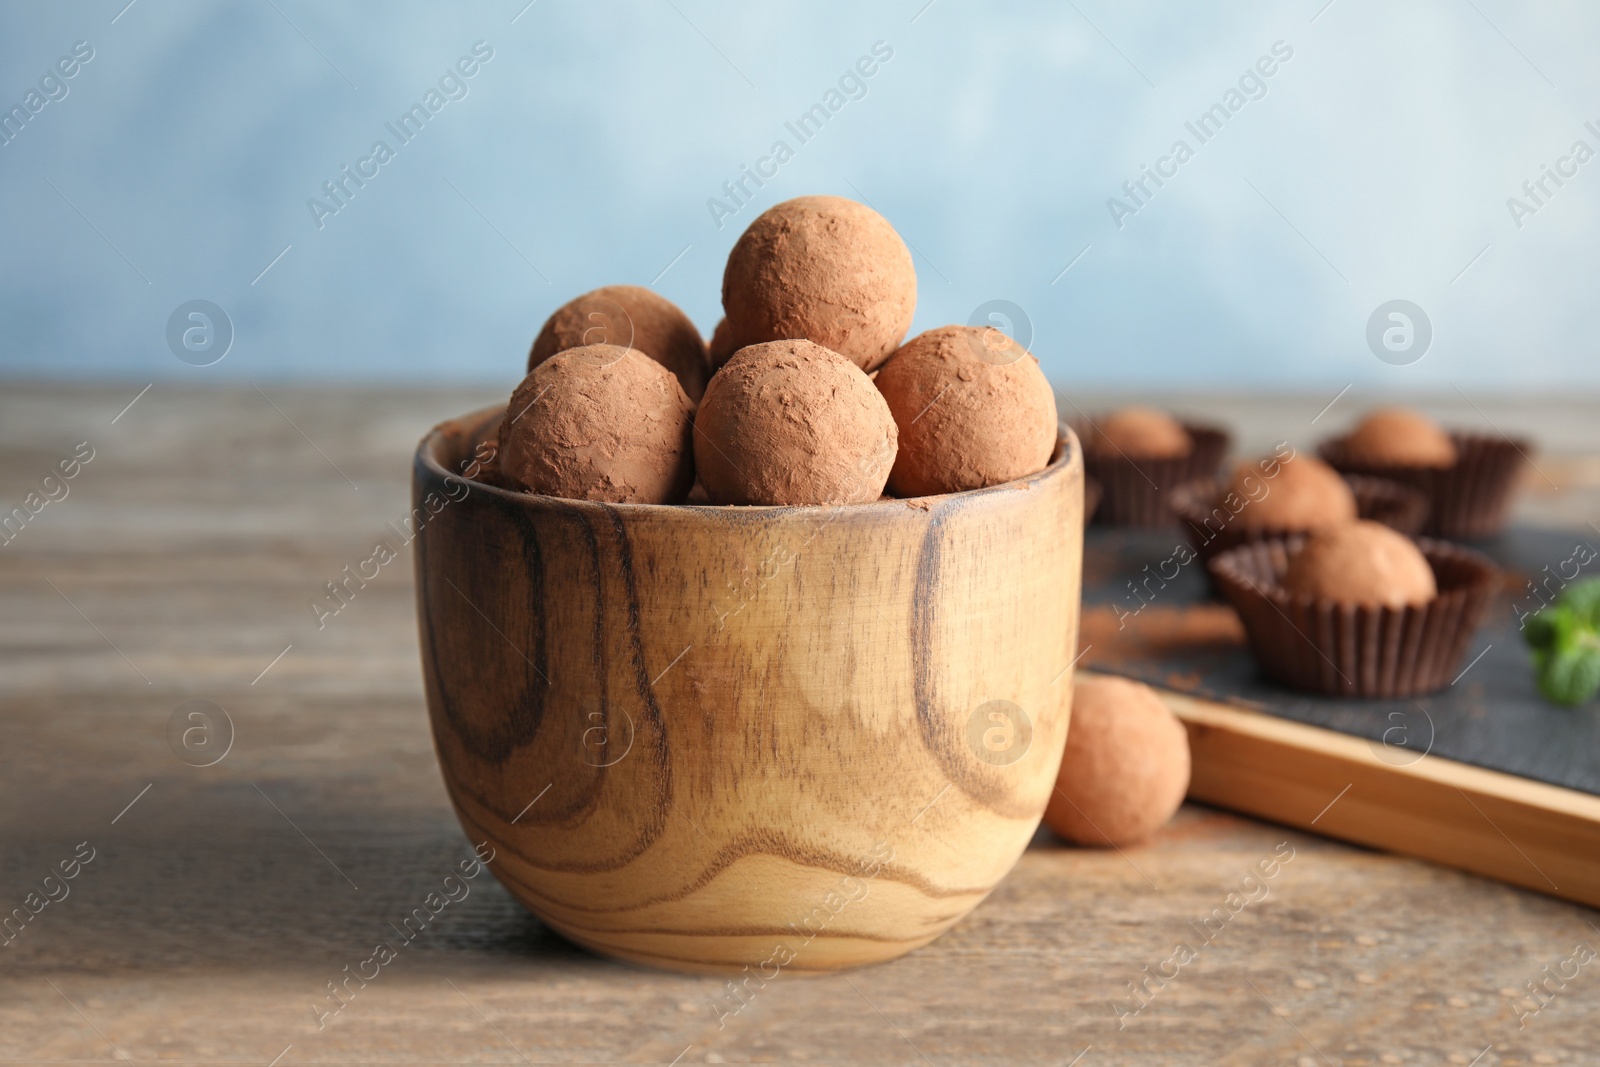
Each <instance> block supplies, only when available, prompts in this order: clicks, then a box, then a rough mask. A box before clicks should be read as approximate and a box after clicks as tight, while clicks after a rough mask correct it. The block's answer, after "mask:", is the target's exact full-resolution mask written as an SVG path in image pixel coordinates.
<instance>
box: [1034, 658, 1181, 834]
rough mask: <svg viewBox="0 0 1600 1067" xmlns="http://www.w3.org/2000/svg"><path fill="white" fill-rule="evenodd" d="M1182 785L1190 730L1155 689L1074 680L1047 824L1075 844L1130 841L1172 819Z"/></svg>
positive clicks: (1110, 680) (1107, 681) (1102, 680)
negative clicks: (1059, 767)
mask: <svg viewBox="0 0 1600 1067" xmlns="http://www.w3.org/2000/svg"><path fill="white" fill-rule="evenodd" d="M1188 790H1189V735H1188V732H1187V731H1185V730H1184V728H1183V724H1182V723H1180V722H1179V721H1178V718H1177V716H1175V715H1173V714H1172V712H1171V711H1169V710H1167V706H1166V705H1165V704H1164V703H1162V701H1161V698H1160V697H1159V696H1157V695H1156V693H1155V690H1153V689H1151V688H1150V687H1149V686H1147V685H1141V684H1140V683H1138V682H1131V681H1128V680H1127V679H1125V678H1111V677H1095V678H1080V679H1078V683H1077V685H1076V686H1075V687H1074V688H1073V693H1072V717H1071V720H1070V724H1069V725H1068V727H1067V748H1066V752H1065V753H1064V754H1063V755H1062V757H1061V771H1060V773H1059V774H1058V775H1057V776H1056V788H1055V790H1054V792H1052V793H1051V796H1050V804H1049V806H1048V807H1046V808H1045V812H1044V821H1045V823H1046V825H1048V826H1049V827H1050V829H1052V830H1054V831H1055V832H1056V833H1058V834H1060V835H1061V836H1062V837H1064V838H1066V839H1067V840H1068V841H1072V842H1075V843H1077V844H1080V845H1130V844H1134V843H1135V842H1138V841H1142V840H1144V839H1145V838H1146V837H1149V836H1150V834H1152V833H1153V832H1154V831H1155V830H1156V829H1157V828H1158V827H1160V826H1161V825H1162V824H1163V823H1165V822H1166V821H1167V820H1168V819H1170V818H1172V813H1173V812H1175V811H1177V810H1178V805H1179V804H1181V803H1183V795H1184V794H1185V793H1186V792H1188Z"/></svg>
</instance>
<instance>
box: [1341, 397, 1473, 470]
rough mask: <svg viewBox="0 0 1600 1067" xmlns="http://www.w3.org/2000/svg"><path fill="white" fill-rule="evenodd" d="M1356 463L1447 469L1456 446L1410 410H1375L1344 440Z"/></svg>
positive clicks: (1427, 419)
mask: <svg viewBox="0 0 1600 1067" xmlns="http://www.w3.org/2000/svg"><path fill="white" fill-rule="evenodd" d="M1344 450H1345V454H1346V455H1347V456H1349V458H1350V459H1351V460H1352V461H1354V462H1356V463H1364V464H1367V465H1369V466H1379V467H1388V466H1394V467H1450V466H1454V465H1455V462H1456V445H1455V442H1454V441H1452V440H1450V435H1449V434H1447V433H1445V432H1444V431H1443V430H1441V429H1440V428H1439V425H1438V424H1437V423H1435V422H1434V421H1433V420H1432V419H1430V418H1428V416H1426V415H1424V414H1422V413H1421V412H1420V411H1412V410H1411V409H1410V408H1379V409H1378V410H1376V411H1374V412H1371V413H1370V414H1368V415H1367V417H1366V418H1364V419H1362V420H1361V422H1360V424H1359V425H1357V426H1356V428H1355V429H1354V430H1352V431H1351V432H1350V436H1348V437H1346V438H1345V439H1344Z"/></svg>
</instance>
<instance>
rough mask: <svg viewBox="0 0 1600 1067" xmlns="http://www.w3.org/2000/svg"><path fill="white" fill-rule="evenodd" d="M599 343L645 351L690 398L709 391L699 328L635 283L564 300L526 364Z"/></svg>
mask: <svg viewBox="0 0 1600 1067" xmlns="http://www.w3.org/2000/svg"><path fill="white" fill-rule="evenodd" d="M597 344H608V345H620V346H621V347H623V348H632V349H636V350H637V351H640V352H643V353H644V354H645V355H647V356H649V357H650V358H651V359H653V360H655V361H656V362H657V363H659V364H661V365H662V366H663V367H665V368H667V369H668V370H669V371H671V372H672V373H673V374H676V375H677V376H678V384H679V385H681V386H683V391H684V392H685V393H687V394H689V399H690V400H699V399H700V396H701V394H703V393H704V392H705V391H706V379H707V378H709V377H711V365H710V361H709V360H708V359H707V357H706V345H705V342H704V341H702V340H701V339H700V331H699V330H697V329H695V328H694V323H692V322H690V321H689V316H687V315H685V314H684V313H683V312H682V311H680V310H678V305H676V304H674V303H673V302H672V301H670V300H668V299H666V298H665V297H662V296H658V295H657V294H655V293H653V292H651V291H650V290H649V289H644V288H641V287H639V286H637V285H607V286H605V287H603V288H600V289H596V290H594V291H593V292H590V293H584V294H583V295H582V296H580V297H575V298H574V299H572V300H569V301H567V302H566V303H565V304H562V305H561V306H560V307H559V308H557V309H556V312H555V314H554V315H551V316H550V317H549V318H548V319H546V320H545V323H544V329H542V330H540V331H539V336H538V337H535V338H534V339H533V349H532V350H531V351H530V352H529V353H528V369H529V370H530V371H531V370H533V368H535V367H537V366H538V365H539V364H541V363H543V362H544V361H545V360H547V359H549V358H550V357H551V356H553V355H555V354H556V353H557V352H564V351H566V350H567V349H569V348H579V347H581V346H583V345H597Z"/></svg>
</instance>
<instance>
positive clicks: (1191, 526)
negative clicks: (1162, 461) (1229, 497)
mask: <svg viewBox="0 0 1600 1067" xmlns="http://www.w3.org/2000/svg"><path fill="white" fill-rule="evenodd" d="M1344 480H1345V481H1346V482H1348V483H1349V485H1350V492H1351V493H1352V494H1353V495H1354V496H1355V498H1356V514H1357V515H1359V516H1360V517H1361V518H1363V519H1371V520H1372V521H1373V522H1381V523H1383V524H1384V525H1385V526H1387V527H1389V528H1390V529H1391V530H1396V531H1398V532H1400V533H1403V534H1405V535H1406V536H1407V537H1415V536H1417V534H1419V533H1421V532H1422V527H1423V523H1424V522H1426V520H1427V518H1428V498H1427V497H1425V496H1423V495H1422V493H1421V492H1420V491H1418V490H1416V489H1411V488H1408V487H1407V486H1404V485H1401V484H1400V483H1398V482H1391V481H1389V480H1388V479H1386V478H1369V477H1366V476H1364V475H1360V474H1347V475H1345V479H1344ZM1222 491H1223V490H1222V483H1221V482H1219V481H1217V480H1216V479H1213V478H1199V479H1196V480H1195V481H1192V482H1189V483H1188V484H1186V485H1180V486H1179V487H1178V488H1177V489H1174V490H1173V491H1172V498H1171V505H1172V511H1173V513H1174V514H1175V515H1177V516H1178V520H1179V521H1180V522H1181V523H1182V524H1183V527H1184V531H1185V532H1186V533H1187V534H1188V535H1189V543H1190V544H1192V545H1193V546H1194V548H1195V551H1196V552H1199V553H1200V558H1201V559H1204V560H1210V559H1211V558H1212V557H1214V556H1216V555H1219V554H1220V553H1223V552H1226V551H1228V550H1229V549H1230V548H1237V547H1239V546H1240V545H1242V544H1245V543H1247V542H1252V541H1271V540H1281V539H1283V538H1285V537H1289V536H1291V535H1292V534H1296V533H1302V532H1304V531H1300V530H1283V529H1278V528H1275V527H1254V528H1250V527H1245V526H1242V525H1241V524H1240V523H1239V519H1240V517H1241V516H1242V515H1243V514H1244V511H1243V510H1241V511H1240V513H1239V514H1234V513H1233V511H1231V510H1230V509H1229V508H1228V507H1226V506H1225V505H1224V504H1222V503H1221V499H1222ZM1249 506H1250V505H1249V504H1246V505H1245V508H1246V509H1247V508H1249Z"/></svg>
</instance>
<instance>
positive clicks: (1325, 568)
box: [1281, 520, 1439, 609]
mask: <svg viewBox="0 0 1600 1067" xmlns="http://www.w3.org/2000/svg"><path fill="white" fill-rule="evenodd" d="M1281 584H1282V586H1283V587H1284V588H1285V589H1287V590H1288V591H1289V592H1291V593H1303V594H1305V595H1306V596H1309V597H1312V598H1313V599H1316V600H1332V601H1334V602H1335V603H1339V604H1364V605H1367V606H1369V607H1385V608H1396V609H1398V608H1403V607H1405V606H1406V605H1407V604H1426V603H1427V602H1428V601H1430V600H1432V599H1433V598H1434V597H1435V596H1437V595H1438V594H1439V587H1438V585H1437V583H1436V582H1435V581H1434V577H1433V568H1432V567H1430V566H1428V560H1427V558H1426V557H1425V556H1423V554H1422V551H1421V550H1420V549H1419V548H1417V546H1416V545H1415V544H1413V543H1412V542H1411V541H1410V540H1409V539H1407V538H1406V537H1405V536H1404V535H1402V534H1399V533H1396V532H1395V531H1393V530H1391V529H1389V527H1387V526H1384V525H1383V524H1382V523H1377V522H1367V521H1365V520H1362V521H1358V522H1352V523H1346V524H1345V525H1343V526H1329V527H1326V528H1324V529H1321V530H1316V531H1314V532H1313V533H1311V534H1309V535H1308V536H1307V537H1306V540H1305V544H1303V545H1302V546H1301V547H1300V550H1299V551H1298V552H1296V553H1295V554H1294V556H1293V557H1292V558H1291V559H1290V560H1289V569H1288V570H1286V571H1285V572H1284V575H1283V581H1282V582H1281Z"/></svg>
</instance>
